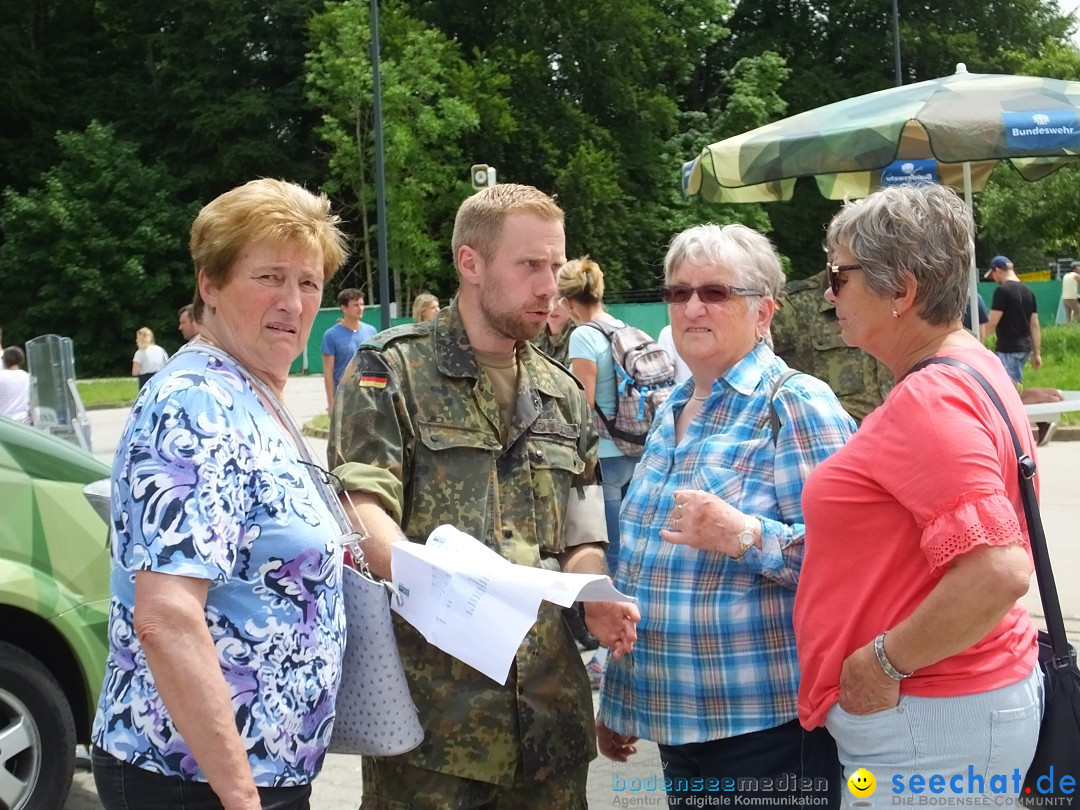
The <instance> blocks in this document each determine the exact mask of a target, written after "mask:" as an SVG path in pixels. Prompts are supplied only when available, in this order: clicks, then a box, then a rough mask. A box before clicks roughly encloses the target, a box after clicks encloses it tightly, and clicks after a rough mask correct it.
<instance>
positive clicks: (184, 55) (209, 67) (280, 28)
mask: <svg viewBox="0 0 1080 810" xmlns="http://www.w3.org/2000/svg"><path fill="white" fill-rule="evenodd" d="M321 5H322V0H270V2H267V1H266V0H169V2H166V0H5V2H4V3H0V46H3V48H4V53H5V55H6V56H7V57H8V58H9V60H10V61H9V62H7V64H6V65H5V69H4V71H3V72H2V75H0V100H2V102H3V106H2V109H3V110H4V113H5V114H4V115H2V116H0V187H6V186H9V185H10V186H14V187H15V188H16V189H18V190H23V189H25V188H27V187H29V185H30V184H31V183H33V182H34V181H35V180H36V178H37V175H38V174H40V172H42V171H44V170H46V169H47V168H48V167H49V166H50V165H51V164H52V162H53V161H55V160H56V159H57V157H58V154H57V151H56V146H55V139H54V133H56V132H58V131H67V130H82V129H84V128H85V127H86V126H87V124H88V123H89V122H90V121H91V120H92V119H94V120H99V121H103V122H108V123H109V124H110V125H111V126H113V127H114V128H115V130H116V133H117V135H119V136H120V137H122V138H126V139H128V140H131V141H134V142H136V143H139V144H142V145H143V146H144V147H145V148H146V149H147V150H148V152H149V151H152V152H153V154H154V155H155V157H156V158H158V159H160V160H162V161H164V162H165V164H166V165H167V166H169V168H170V171H171V172H172V173H173V174H174V175H175V176H176V177H177V179H178V180H179V181H180V183H181V190H182V193H183V194H184V196H185V198H186V199H189V200H202V201H204V202H205V201H206V200H209V199H210V198H212V197H214V196H216V195H217V194H219V193H221V192H222V191H224V190H226V189H228V188H231V187H233V186H235V185H238V184H239V183H241V182H244V181H247V180H250V179H252V178H253V177H257V176H273V177H284V178H287V179H290V180H295V181H297V182H302V183H308V184H312V183H317V182H318V181H319V180H321V176H322V173H323V166H322V163H321V160H320V159H319V157H318V155H317V154H316V152H315V149H314V146H315V142H314V137H313V132H312V128H313V126H314V120H315V119H314V113H313V111H312V109H311V107H310V106H308V104H307V103H306V100H305V96H304V73H303V64H304V55H305V51H306V41H305V36H304V34H305V31H306V27H307V24H308V20H309V18H310V17H311V15H312V13H314V11H315V9H317V8H319V7H321Z"/></svg>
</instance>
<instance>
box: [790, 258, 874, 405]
mask: <svg viewBox="0 0 1080 810" xmlns="http://www.w3.org/2000/svg"><path fill="white" fill-rule="evenodd" d="M828 286H829V282H828V280H827V279H826V277H825V271H824V270H822V271H821V272H820V273H817V274H816V275H813V276H810V278H805V279H797V280H795V281H789V282H788V283H787V284H786V285H785V287H784V289H783V291H782V292H781V293H780V304H781V308H780V309H779V310H777V312H776V315H774V316H773V321H772V338H773V350H774V351H775V352H776V354H778V355H779V356H780V357H781V358H782V359H783V361H784V362H785V363H787V364H788V365H789V366H791V367H792V368H795V369H798V370H799V371H805V372H806V373H807V374H811V375H813V376H815V377H817V378H818V379H819V380H822V381H823V382H825V383H827V384H828V386H829V387H830V388H832V390H833V393H834V394H836V397H837V399H839V400H840V404H841V405H843V406H844V410H846V411H847V412H848V413H849V414H850V415H851V418H852V419H854V420H855V421H856V422H862V420H863V419H865V418H866V415H867V414H868V413H870V411H872V410H874V408H876V407H877V406H878V405H880V404H881V403H882V402H884V401H885V395H886V394H888V393H889V391H890V390H891V389H892V387H893V377H892V374H891V373H890V372H889V370H888V369H887V368H885V366H883V365H881V363H879V362H878V361H877V360H875V359H874V358H873V357H871V356H870V355H868V354H867V353H866V352H864V351H863V350H862V349H856V348H854V347H852V346H848V345H847V344H846V343H845V342H844V339H843V338H842V337H840V325H839V324H838V323H837V321H836V310H835V309H834V308H833V305H832V304H830V303H829V302H828V301H826V300H825V290H826V289H827V288H828Z"/></svg>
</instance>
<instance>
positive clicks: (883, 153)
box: [682, 64, 1080, 203]
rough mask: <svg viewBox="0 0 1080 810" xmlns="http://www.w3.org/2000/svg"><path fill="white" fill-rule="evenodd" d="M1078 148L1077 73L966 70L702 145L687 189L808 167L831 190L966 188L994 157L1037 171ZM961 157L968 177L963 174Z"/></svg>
mask: <svg viewBox="0 0 1080 810" xmlns="http://www.w3.org/2000/svg"><path fill="white" fill-rule="evenodd" d="M1078 155H1080V82H1069V81H1061V80H1058V79H1046V78H1040V77H1035V76H1004V75H992V74H975V73H968V72H967V69H966V68H965V67H964V65H963V64H960V65H957V72H956V73H955V74H953V75H952V76H946V77H945V78H942V79H933V80H930V81H925V82H919V83H917V84H910V85H906V86H901V87H892V88H889V89H888V90H880V91H878V92H876V93H868V94H866V95H862V96H857V97H855V98H849V99H845V100H844V101H838V102H836V103H834V104H829V105H826V106H824V107H819V108H817V109H815V110H809V111H808V112H804V113H800V114H799V115H794V116H791V117H790V118H785V119H783V120H781V121H776V122H774V123H772V124H767V125H765V126H763V127H759V128H758V129H754V130H751V131H750V132H744V133H743V134H741V135H736V136H734V137H731V138H727V139H725V140H723V141H719V142H718V143H714V144H712V145H710V146H706V147H705V148H704V149H702V151H701V154H700V155H699V156H698V157H697V158H696V159H695V160H693V161H691V162H689V163H687V164H685V165H684V167H683V180H682V182H683V191H685V192H686V193H687V194H690V195H694V194H700V195H701V197H702V198H703V199H705V200H709V201H710V202H721V203H724V202H742V203H746V202H770V201H775V200H789V199H791V194H792V191H793V190H794V187H795V179H796V178H799V177H811V176H812V177H814V178H815V179H816V180H817V184H818V188H819V189H820V190H821V193H822V194H823V195H824V196H825V197H827V198H829V199H834V200H836V199H843V198H845V197H862V196H866V195H867V194H869V193H870V192H871V191H873V190H874V189H876V188H878V187H880V186H881V185H882V184H889V183H894V182H906V181H909V180H911V179H925V180H933V181H936V182H941V183H945V184H948V185H951V186H954V187H956V188H958V189H961V190H963V191H965V192H966V194H967V195H970V193H971V192H972V191H980V190H981V189H982V188H983V187H984V186H985V184H986V181H987V179H988V178H989V176H990V173H991V172H992V171H993V169H994V167H995V166H996V165H997V162H998V161H1000V160H1010V161H1011V162H1012V165H1013V167H1014V168H1015V169H1016V170H1017V171H1018V172H1019V173H1020V174H1021V175H1022V176H1023V177H1024V178H1025V179H1027V180H1040V179H1042V178H1043V177H1046V176H1047V175H1048V174H1050V173H1051V172H1053V171H1055V170H1056V169H1058V168H1060V167H1061V166H1062V165H1064V164H1065V163H1067V162H1070V161H1073V160H1076V159H1077V156H1078ZM965 164H967V166H969V167H970V181H969V182H968V183H965V181H964V177H963V175H964V170H965Z"/></svg>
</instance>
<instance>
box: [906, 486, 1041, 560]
mask: <svg viewBox="0 0 1080 810" xmlns="http://www.w3.org/2000/svg"><path fill="white" fill-rule="evenodd" d="M1013 543H1023V544H1024V546H1027V545H1028V538H1027V533H1026V532H1024V531H1022V530H1021V528H1020V522H1019V520H1018V518H1017V515H1016V511H1015V510H1014V509H1013V506H1012V504H1011V503H1010V502H1009V500H1008V498H1006V497H1005V494H1004V493H1003V492H995V493H985V492H973V493H970V494H968V495H966V496H964V497H963V498H962V499H961V500H960V501H958V502H957V503H956V505H955V506H954V507H953V508H952V509H950V510H948V511H946V512H942V513H941V514H939V515H938V516H937V517H935V518H934V519H933V520H931V521H930V522H929V523H928V524H927V525H926V526H925V527H924V528H923V534H922V550H923V553H924V554H925V555H926V558H927V560H929V561H930V565H931V566H932V567H933V571H934V573H938V572H939V569H941V568H942V567H944V566H946V565H948V564H949V562H950V561H952V559H953V558H955V557H958V556H959V555H961V554H964V553H966V552H968V551H971V550H972V549H973V548H975V547H976V546H978V545H986V546H1010V545H1012V544H1013Z"/></svg>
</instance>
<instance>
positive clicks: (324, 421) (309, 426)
mask: <svg viewBox="0 0 1080 810" xmlns="http://www.w3.org/2000/svg"><path fill="white" fill-rule="evenodd" d="M304 430H305V431H307V430H330V414H328V413H320V414H318V415H317V416H313V417H312V418H311V419H309V420H308V421H307V422H305V423H304Z"/></svg>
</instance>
